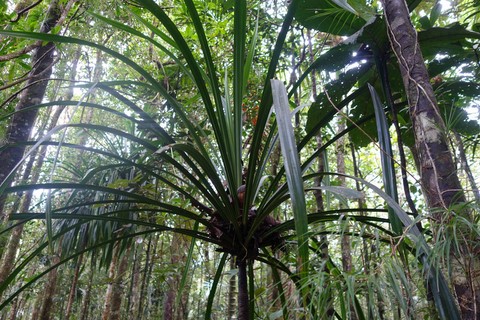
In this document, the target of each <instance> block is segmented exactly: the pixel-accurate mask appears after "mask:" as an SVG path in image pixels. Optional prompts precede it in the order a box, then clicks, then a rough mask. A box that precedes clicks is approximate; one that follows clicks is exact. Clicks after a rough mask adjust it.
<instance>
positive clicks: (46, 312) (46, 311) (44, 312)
mask: <svg viewBox="0 0 480 320" xmlns="http://www.w3.org/2000/svg"><path fill="white" fill-rule="evenodd" d="M61 255H62V241H60V242H59V244H58V249H57V254H55V255H53V257H52V261H51V262H50V263H51V264H57V263H59V262H60V256H61ZM57 278H58V268H55V269H53V270H52V271H50V272H49V273H48V277H47V282H46V284H45V289H44V290H43V291H40V292H39V295H40V296H41V297H43V301H42V307H41V311H40V319H41V320H47V319H50V318H51V316H50V315H51V313H52V308H53V306H54V305H53V298H54V296H55V291H56V289H57Z"/></svg>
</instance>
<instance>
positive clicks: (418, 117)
mask: <svg viewBox="0 0 480 320" xmlns="http://www.w3.org/2000/svg"><path fill="white" fill-rule="evenodd" d="M384 8H385V17H386V20H387V24H388V33H389V37H390V42H391V43H392V47H393V49H394V51H395V54H396V56H397V59H398V62H399V64H400V71H401V73H402V78H403V84H404V86H405V90H406V92H407V98H408V101H409V111H410V117H411V119H412V124H413V132H414V135H415V149H416V151H417V155H418V157H419V159H418V160H419V165H420V170H419V173H420V176H421V183H422V188H423V190H424V192H425V198H426V201H427V203H428V205H429V207H430V208H443V209H449V208H450V207H451V205H453V204H456V203H459V202H463V201H464V200H465V198H464V195H463V190H462V187H461V185H460V182H459V180H458V176H457V174H456V171H455V165H454V162H453V159H452V153H451V151H450V150H449V148H448V143H447V137H446V128H445V124H444V122H443V119H442V117H441V116H440V112H439V109H438V106H437V102H436V99H435V96H434V93H433V88H432V86H431V84H430V78H429V76H428V73H427V68H426V66H425V62H424V60H423V57H422V53H421V51H420V48H419V45H418V42H417V33H416V31H415V29H414V28H413V25H412V23H411V21H410V17H409V13H408V9H407V6H406V4H405V1H404V0H385V1H384ZM436 218H440V217H438V215H437V217H436Z"/></svg>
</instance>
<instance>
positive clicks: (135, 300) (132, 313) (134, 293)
mask: <svg viewBox="0 0 480 320" xmlns="http://www.w3.org/2000/svg"><path fill="white" fill-rule="evenodd" d="M142 252H143V242H142V243H140V244H138V245H137V246H136V248H135V251H134V256H133V269H132V270H133V271H132V273H133V274H132V277H131V278H132V279H131V285H130V294H129V298H128V305H127V314H128V319H130V320H136V319H137V318H136V315H137V314H138V310H139V308H138V307H139V303H140V301H139V300H140V285H141V281H140V272H141V271H140V268H141V264H142Z"/></svg>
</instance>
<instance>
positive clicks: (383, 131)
mask: <svg viewBox="0 0 480 320" xmlns="http://www.w3.org/2000/svg"><path fill="white" fill-rule="evenodd" d="M368 89H369V90H370V95H371V96H372V100H373V108H374V110H375V119H376V122H377V133H378V143H379V144H380V158H381V159H382V173H383V175H382V178H383V184H384V186H385V192H386V193H387V194H388V195H389V196H390V197H392V199H394V200H395V201H396V202H398V191H397V181H396V178H395V168H394V165H393V152H392V145H391V143H390V140H391V139H390V132H389V130H388V124H387V117H386V116H385V112H384V111H383V104H382V102H381V101H380V97H379V96H378V94H377V92H376V91H375V88H374V87H373V86H371V85H370V84H368ZM388 216H389V219H390V223H391V224H392V228H393V231H394V232H395V233H396V234H398V235H401V234H402V222H401V221H400V220H399V219H398V217H397V215H396V214H395V212H394V211H393V209H392V208H390V207H389V210H388Z"/></svg>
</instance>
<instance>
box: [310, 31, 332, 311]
mask: <svg viewBox="0 0 480 320" xmlns="http://www.w3.org/2000/svg"><path fill="white" fill-rule="evenodd" d="M307 39H308V57H309V63H310V64H313V62H314V61H315V54H314V50H313V45H312V36H311V33H310V30H307ZM311 79H312V96H313V99H314V100H316V99H317V74H316V72H315V69H314V70H312V72H311ZM315 140H316V142H317V149H320V148H322V147H323V137H322V131H321V130H319V131H318V133H317V135H316V137H315ZM324 157H325V153H324V152H321V153H319V154H318V158H317V173H318V176H317V177H316V178H315V181H314V185H315V187H320V186H321V185H322V181H323V176H322V174H323V173H324V172H325V158H324ZM314 196H315V204H316V208H317V212H323V211H325V203H324V199H323V193H322V191H321V190H315V192H314ZM319 228H320V230H321V231H323V230H324V229H325V226H324V224H321V225H319ZM319 247H320V248H319V249H320V252H319V254H320V258H321V259H322V262H323V263H324V267H323V270H322V271H323V272H324V273H325V274H327V273H328V269H327V261H328V260H329V259H330V256H329V253H328V238H327V236H326V235H323V234H322V235H320V236H319ZM328 286H329V281H328V279H326V281H325V283H324V288H325V289H326V290H328ZM333 303H334V297H333V296H331V295H329V297H328V300H327V301H325V310H319V312H324V311H325V312H326V317H325V318H326V319H331V318H332V317H333V316H334V314H335V310H334V308H333Z"/></svg>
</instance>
